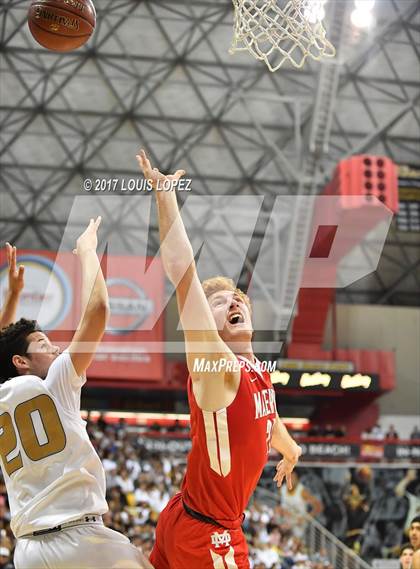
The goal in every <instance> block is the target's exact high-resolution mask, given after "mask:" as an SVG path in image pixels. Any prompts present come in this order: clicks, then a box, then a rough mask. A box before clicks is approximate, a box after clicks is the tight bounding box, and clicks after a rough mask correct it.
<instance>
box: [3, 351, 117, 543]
mask: <svg viewBox="0 0 420 569" xmlns="http://www.w3.org/2000/svg"><path fill="white" fill-rule="evenodd" d="M85 381H86V379H85V378H84V377H78V376H77V374H76V372H75V370H74V367H73V364H72V361H71V357H70V354H69V353H68V352H64V353H63V354H61V355H60V356H58V357H57V359H56V360H54V362H53V363H52V365H51V367H50V369H49V371H48V375H47V377H46V378H45V380H42V379H40V378H39V377H36V376H33V375H25V376H19V377H15V378H13V379H10V380H9V381H6V382H5V383H3V384H2V385H0V463H1V468H2V471H3V476H4V479H5V482H6V487H7V493H8V496H9V503H10V510H11V514H12V520H11V528H12V530H13V533H14V534H15V536H16V537H21V536H23V535H26V534H29V533H32V532H34V531H39V530H43V529H47V528H52V527H55V526H57V525H59V524H60V523H64V522H68V521H72V520H76V519H79V518H80V517H81V516H83V515H84V514H103V513H105V512H106V511H107V510H108V506H107V503H106V501H105V473H104V469H103V467H102V464H101V461H100V460H99V457H98V455H97V454H96V451H95V449H94V448H93V446H92V444H91V442H90V441H89V437H88V435H87V432H86V423H85V422H84V421H83V420H82V418H81V417H80V391H81V387H82V385H83V384H84V383H85Z"/></svg>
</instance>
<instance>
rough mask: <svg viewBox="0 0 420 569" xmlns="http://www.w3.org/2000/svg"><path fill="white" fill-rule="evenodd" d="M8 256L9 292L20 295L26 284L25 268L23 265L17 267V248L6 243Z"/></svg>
mask: <svg viewBox="0 0 420 569" xmlns="http://www.w3.org/2000/svg"><path fill="white" fill-rule="evenodd" d="M6 256H7V264H8V267H9V292H10V293H11V294H19V293H20V292H21V291H22V289H23V287H24V284H25V283H24V280H23V276H24V273H25V267H24V266H23V265H19V267H17V266H16V247H12V246H11V245H10V243H6Z"/></svg>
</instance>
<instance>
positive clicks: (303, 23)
mask: <svg viewBox="0 0 420 569" xmlns="http://www.w3.org/2000/svg"><path fill="white" fill-rule="evenodd" d="M326 1H327V0H288V1H287V2H286V5H285V6H284V7H283V8H280V7H279V5H278V3H279V0H233V5H234V7H235V24H234V36H233V40H232V46H231V48H230V50H229V52H230V53H232V54H233V53H235V52H237V51H249V53H250V54H251V55H252V56H253V57H255V58H256V59H259V60H262V61H265V63H266V64H267V66H268V68H269V69H270V71H276V70H277V69H279V68H280V67H281V66H282V65H283V63H284V62H285V61H290V63H291V64H292V65H293V66H294V67H298V68H300V67H302V66H303V65H304V63H305V60H306V58H307V57H311V58H312V59H315V60H316V61H318V60H320V59H322V58H323V57H334V56H335V48H334V46H333V45H332V44H331V43H330V42H329V41H328V40H327V38H326V32H325V29H324V26H323V25H322V20H323V18H324V16H325V12H324V5H325V3H326Z"/></svg>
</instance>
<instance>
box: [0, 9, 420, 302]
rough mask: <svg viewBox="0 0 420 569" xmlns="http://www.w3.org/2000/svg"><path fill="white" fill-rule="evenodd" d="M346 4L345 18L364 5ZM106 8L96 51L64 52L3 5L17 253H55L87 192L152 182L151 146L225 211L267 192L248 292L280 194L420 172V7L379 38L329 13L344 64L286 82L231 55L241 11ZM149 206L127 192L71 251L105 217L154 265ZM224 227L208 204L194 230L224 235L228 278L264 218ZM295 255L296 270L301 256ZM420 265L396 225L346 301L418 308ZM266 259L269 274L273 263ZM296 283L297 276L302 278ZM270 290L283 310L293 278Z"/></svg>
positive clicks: (22, 13) (5, 156) (5, 198)
mask: <svg viewBox="0 0 420 569" xmlns="http://www.w3.org/2000/svg"><path fill="white" fill-rule="evenodd" d="M330 4H331V3H330ZM334 4H341V5H342V10H343V12H344V11H346V8H347V6H349V5H350V4H352V0H346V2H345V3H342V2H341V3H335V2H334ZM96 7H97V12H98V24H97V30H96V32H95V35H94V37H93V38H92V40H91V41H90V42H89V43H88V44H87V46H86V47H84V48H82V49H80V50H78V51H76V52H73V53H70V54H65V55H60V54H54V53H51V52H48V51H47V50H45V49H43V48H41V47H40V46H38V45H37V44H36V43H35V42H34V40H33V39H32V38H31V36H30V34H29V31H28V29H27V25H26V11H27V1H26V0H10V1H8V2H3V3H2V4H1V5H0V17H1V21H2V27H1V29H0V74H1V79H0V81H1V89H0V120H1V131H0V165H1V173H0V188H1V193H0V223H1V231H0V233H1V234H0V240H1V241H3V242H4V241H5V240H6V239H7V240H11V241H13V242H15V243H16V244H17V245H18V246H19V247H30V248H48V249H52V250H56V249H57V248H58V247H59V246H60V244H61V240H62V235H63V232H64V228H65V227H66V225H67V223H68V219H69V215H70V213H71V211H72V206H73V202H74V198H75V197H77V196H83V195H86V193H85V192H84V190H83V187H82V184H83V180H84V179H85V178H91V179H93V180H95V179H101V178H105V179H114V178H119V179H123V178H124V179H129V178H134V177H138V169H137V164H136V161H135V158H134V154H135V152H136V150H137V149H138V148H139V147H140V146H145V147H146V148H147V149H148V151H149V153H150V154H151V157H152V159H153V160H154V162H155V163H156V164H158V165H159V167H160V168H161V169H162V170H164V171H171V170H173V169H175V168H178V167H183V168H185V169H186V170H187V173H188V176H189V177H191V178H192V179H193V180H194V194H195V195H203V196H204V195H215V196H220V207H221V208H222V207H223V199H224V196H231V195H233V196H236V195H250V196H264V202H263V206H262V210H261V213H260V215H259V216H258V218H257V220H256V223H255V229H254V239H253V241H252V243H251V245H250V246H249V248H248V250H247V252H246V261H245V268H244V270H243V271H242V273H241V275H239V277H240V280H241V283H242V284H246V283H247V282H248V281H249V276H250V274H251V273H252V272H253V269H254V267H255V265H256V263H257V259H258V255H259V253H260V249H261V242H262V239H263V238H264V237H265V236H266V233H267V229H266V222H267V219H268V218H269V215H270V212H271V211H272V207H273V203H274V199H275V198H276V196H278V195H283V194H285V195H287V194H289V195H294V194H301V195H304V194H311V193H314V192H315V193H316V192H318V191H319V190H320V188H321V187H322V185H323V184H324V183H325V181H326V180H327V179H328V177H329V175H330V174H331V171H332V169H333V168H334V166H335V164H336V163H337V162H338V161H339V160H340V159H342V158H343V157H345V156H348V155H350V154H354V153H359V152H369V153H380V154H385V155H387V156H390V157H391V158H393V159H394V161H395V162H397V163H415V162H416V161H417V162H418V151H419V144H418V143H419V132H420V116H419V110H418V101H419V92H420V82H419V79H418V77H419V73H418V71H419V67H418V66H419V48H418V45H417V43H416V41H415V40H416V33H417V34H418V25H419V6H418V3H417V1H416V0H406V1H405V2H403V3H401V2H397V1H396V0H383V1H381V2H380V3H379V5H378V10H379V11H380V13H379V14H378V20H379V21H378V25H377V27H376V29H375V32H374V33H373V34H372V35H363V34H361V35H359V37H356V36H355V35H354V33H353V31H352V28H351V25H350V23H349V21H348V14H347V15H346V16H344V15H343V14H342V16H343V17H342V19H340V18H337V13H338V12H336V11H335V10H333V9H332V8H333V7H332V6H330V20H331V21H330V22H329V26H330V28H329V30H330V32H331V34H332V35H333V36H335V38H334V39H335V41H336V43H337V45H338V44H339V45H340V59H339V60H336V62H335V63H334V64H332V65H329V66H325V65H319V64H316V63H310V64H308V65H307V66H306V67H305V68H304V70H301V71H297V70H294V69H288V68H284V69H282V70H280V71H279V72H277V73H276V74H270V73H269V72H268V71H267V70H266V68H265V67H264V66H263V65H262V64H259V63H257V62H254V61H253V60H252V59H250V58H249V56H248V55H247V54H243V55H236V56H230V55H229V54H228V48H229V45H230V38H231V33H232V5H231V2H230V1H229V0H211V1H210V0H144V1H141V0H97V1H96ZM347 12H348V10H347ZM334 14H335V15H334ZM338 24H341V25H340V26H339V27H337V26H338ZM416 69H417V73H416ZM302 172H304V173H305V174H304V176H303V177H302ZM143 197H146V196H143V195H142V196H141V197H140V196H126V198H124V199H123V200H119V202H118V203H121V204H122V205H121V207H118V208H115V207H112V206H111V205H110V204H111V201H109V202H107V200H106V199H98V200H97V203H96V208H97V210H96V211H93V210H92V211H91V210H90V209H89V208H88V210H86V211H82V212H80V216H79V217H77V215H76V216H74V215H73V214H72V217H71V219H72V221H71V227H70V231H68V232H67V233H66V235H67V240H68V242H66V243H65V245H66V246H68V247H69V248H70V247H71V246H72V243H71V240H72V239H73V238H74V237H76V235H77V233H78V232H79V231H80V229H81V227H82V226H83V225H84V223H85V220H86V218H87V217H88V216H89V215H90V214H94V213H96V214H101V215H102V216H103V217H104V220H105V223H104V229H105V234H104V240H105V239H112V241H113V243H114V244H115V247H116V252H119V253H128V254H130V253H132V254H134V253H136V252H137V251H138V250H139V239H140V241H141V243H140V245H141V247H143V246H144V247H148V251H149V253H150V254H154V253H155V252H156V251H157V249H158V244H159V239H158V231H157V228H156V226H154V225H153V223H152V225H151V226H149V222H148V220H147V219H146V218H145V217H144V209H145V204H146V202H145V201H144V200H143ZM180 199H181V201H184V196H181V197H180ZM90 203H91V202H90ZM107 204H108V205H107ZM89 207H91V206H89ZM284 213H285V218H284V219H283V222H282V223H281V224H280V225H279V227H278V228H276V229H275V231H274V230H273V234H272V235H271V236H270V238H272V240H273V246H275V247H278V246H279V242H280V243H283V242H284V237H283V236H284V231H285V227H286V228H287V223H289V226H290V227H291V228H292V229H293V228H294V230H295V231H298V230H299V225H298V224H297V225H296V224H294V220H295V219H296V211H295V212H293V211H287V212H284ZM301 213H302V212H300V214H301ZM308 213H309V212H306V214H307V215H308ZM300 214H299V215H300ZM212 215H213V208H212V207H210V206H209V207H208V208H207V210H206V209H204V210H203V211H201V213H200V220H199V221H198V220H195V219H193V218H190V219H188V220H187V222H188V224H189V228H190V231H191V233H192V235H193V236H198V237H199V236H200V234H202V233H203V232H204V231H207V232H210V234H211V235H212V238H213V241H212V245H213V248H212V247H211V246H210V248H209V255H210V256H212V261H213V266H214V267H215V268H218V270H220V272H229V267H230V266H231V262H232V258H234V256H235V255H236V254H237V252H238V250H241V247H243V241H242V240H241V231H242V229H245V228H246V227H247V224H248V223H249V212H248V211H247V210H246V209H245V210H244V211H241V210H237V211H235V219H234V220H233V219H232V220H231V224H230V225H229V224H228V223H226V224H225V227H224V228H220V227H218V228H217V230H215V229H214V228H212V224H211V220H212ZM152 219H154V218H153V217H152ZM122 228H123V230H122ZM276 231H277V232H278V234H277V236H276V233H275V232H276ZM282 232H283V233H282ZM302 242H303V241H302ZM288 255H289V258H290V259H292V258H296V251H294V250H292V249H288ZM419 257H420V237H419V236H418V235H414V234H411V235H409V236H402V235H401V234H399V233H398V231H397V230H396V228H395V227H393V228H392V232H391V235H390V238H389V241H388V243H387V245H386V247H385V249H384V254H383V257H382V261H381V265H380V267H379V269H378V271H377V272H376V273H374V275H372V276H370V277H368V278H366V279H363V282H361V283H358V285H357V286H356V285H354V286H352V287H349V288H348V289H345V290H343V291H341V292H339V294H338V297H339V300H341V301H344V302H361V301H362V302H365V301H368V302H379V303H391V304H392V303H398V304H408V305H419V304H420V299H419V297H418V296H416V295H415V291H416V290H417V291H418V289H419V287H418V285H419V283H420V272H419V264H418V259H419ZM265 262H266V267H267V271H268V273H269V268H270V263H272V262H273V259H272V258H271V259H269V258H267V259H266V261H265ZM268 273H267V274H268ZM297 274H298V273H297V272H296V271H295V272H293V271H291V273H290V275H291V277H290V278H291V280H293V279H295V277H296V275H297ZM284 284H285V283H283V284H282V285H281V286H284ZM286 284H287V283H286ZM290 284H291V282H289V283H288V285H290ZM260 286H261V291H262V296H263V297H264V298H265V299H266V300H267V301H269V302H271V303H272V304H273V306H274V300H273V299H274V298H276V294H278V288H277V289H276V287H279V286H280V284H279V282H277V281H275V282H274V281H273V282H271V281H270V279H268V281H265V282H260ZM283 290H285V289H283ZM270 299H271V300H270ZM283 301H284V302H285V304H287V303H288V302H289V305H290V299H289V301H287V299H286V298H283ZM283 301H282V302H283Z"/></svg>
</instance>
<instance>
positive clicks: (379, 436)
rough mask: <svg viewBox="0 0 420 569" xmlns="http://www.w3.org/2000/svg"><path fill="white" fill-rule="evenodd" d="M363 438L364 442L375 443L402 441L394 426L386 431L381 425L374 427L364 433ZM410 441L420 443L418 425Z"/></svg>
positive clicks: (414, 428)
mask: <svg viewBox="0 0 420 569" xmlns="http://www.w3.org/2000/svg"><path fill="white" fill-rule="evenodd" d="M361 438H362V439H364V440H374V441H393V440H394V441H396V440H400V439H401V437H400V436H399V434H398V432H397V431H396V429H395V427H394V425H390V426H389V427H388V430H387V431H385V429H383V428H382V427H381V425H380V424H379V423H377V424H376V425H374V426H373V427H372V428H371V429H368V430H366V431H363V433H362V435H361ZM410 440H411V441H418V442H420V429H419V428H418V427H417V425H416V426H415V427H413V430H412V431H411V433H410Z"/></svg>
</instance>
